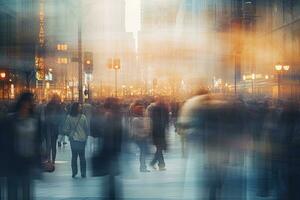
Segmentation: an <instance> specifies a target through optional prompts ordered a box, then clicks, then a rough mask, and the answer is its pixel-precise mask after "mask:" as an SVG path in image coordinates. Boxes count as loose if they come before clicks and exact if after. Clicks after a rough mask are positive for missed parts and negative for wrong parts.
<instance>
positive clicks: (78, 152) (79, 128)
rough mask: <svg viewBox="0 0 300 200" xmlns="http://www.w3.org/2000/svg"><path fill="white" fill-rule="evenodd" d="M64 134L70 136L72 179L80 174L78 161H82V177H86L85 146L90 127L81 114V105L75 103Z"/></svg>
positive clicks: (65, 125)
mask: <svg viewBox="0 0 300 200" xmlns="http://www.w3.org/2000/svg"><path fill="white" fill-rule="evenodd" d="M64 132H65V133H66V135H68V136H69V140H70V144H71V152H72V162H71V167H72V178H75V176H76V175H77V173H78V167H77V159H78V156H79V159H80V172H81V177H82V178H85V177H86V159H85V146H86V140H87V137H88V133H89V126H88V122H87V119H86V117H85V115H83V114H81V107H80V104H79V103H77V102H76V103H73V104H72V107H71V110H70V113H69V114H68V116H67V119H66V122H65V124H64Z"/></svg>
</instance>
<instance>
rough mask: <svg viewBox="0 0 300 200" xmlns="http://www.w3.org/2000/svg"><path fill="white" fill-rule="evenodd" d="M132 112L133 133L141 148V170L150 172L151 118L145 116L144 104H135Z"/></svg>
mask: <svg viewBox="0 0 300 200" xmlns="http://www.w3.org/2000/svg"><path fill="white" fill-rule="evenodd" d="M132 114H133V119H132V135H133V137H134V139H135V142H136V144H137V145H138V147H139V149H140V172H150V171H149V170H148V169H147V165H146V154H147V149H148V144H147V142H148V137H149V129H150V119H149V118H148V117H145V115H144V114H145V109H144V107H143V105H136V106H134V107H133V109H132Z"/></svg>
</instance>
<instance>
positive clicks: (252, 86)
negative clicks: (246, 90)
mask: <svg viewBox="0 0 300 200" xmlns="http://www.w3.org/2000/svg"><path fill="white" fill-rule="evenodd" d="M251 80H252V82H251V83H252V84H251V88H252V95H253V93H254V80H255V74H252V75H251Z"/></svg>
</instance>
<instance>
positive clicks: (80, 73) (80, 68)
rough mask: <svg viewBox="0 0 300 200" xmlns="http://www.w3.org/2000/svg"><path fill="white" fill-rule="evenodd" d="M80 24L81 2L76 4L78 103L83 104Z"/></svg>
mask: <svg viewBox="0 0 300 200" xmlns="http://www.w3.org/2000/svg"><path fill="white" fill-rule="evenodd" d="M81 31H82V24H81V0H79V2H78V101H79V103H83V94H82V90H83V87H82V33H81Z"/></svg>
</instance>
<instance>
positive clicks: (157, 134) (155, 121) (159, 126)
mask: <svg viewBox="0 0 300 200" xmlns="http://www.w3.org/2000/svg"><path fill="white" fill-rule="evenodd" d="M149 114H150V118H151V122H152V129H151V132H152V140H153V144H154V145H155V146H158V147H160V148H162V149H166V148H167V142H166V129H167V127H168V125H169V111H168V107H167V106H166V105H165V104H163V103H156V104H154V105H153V106H152V107H151V109H150V110H149Z"/></svg>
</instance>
